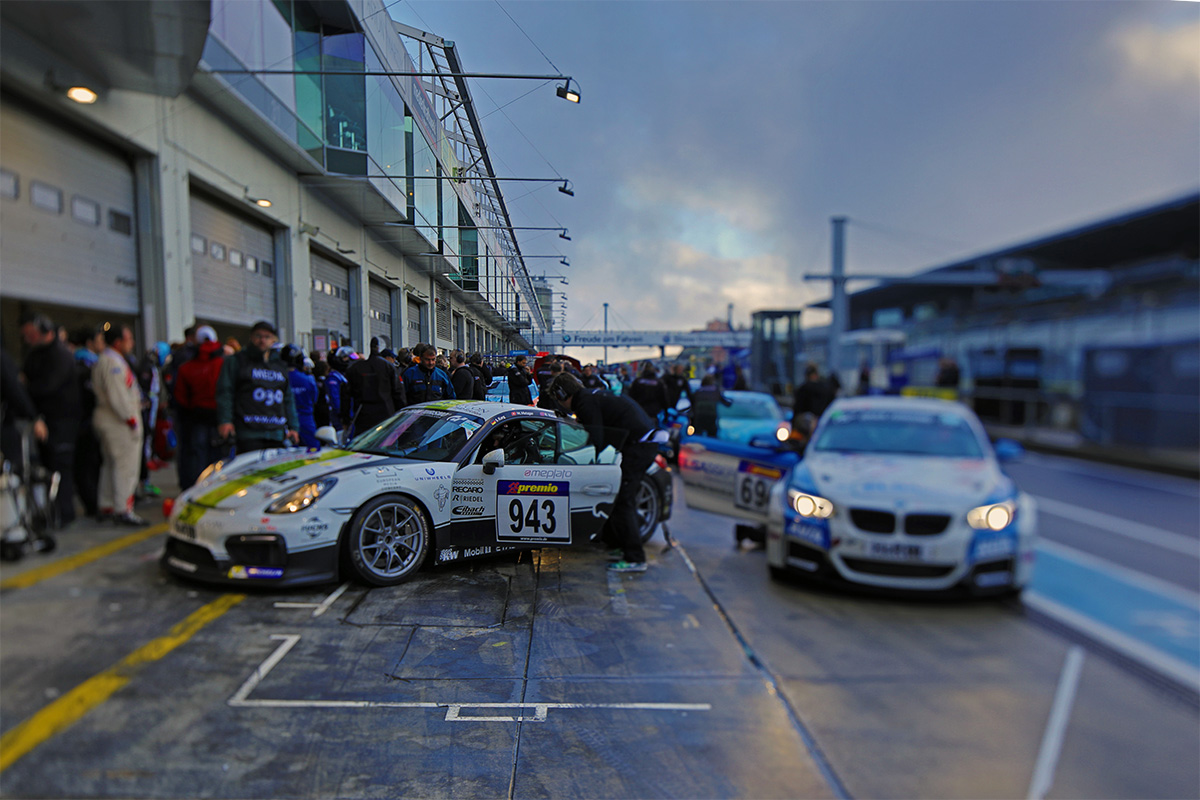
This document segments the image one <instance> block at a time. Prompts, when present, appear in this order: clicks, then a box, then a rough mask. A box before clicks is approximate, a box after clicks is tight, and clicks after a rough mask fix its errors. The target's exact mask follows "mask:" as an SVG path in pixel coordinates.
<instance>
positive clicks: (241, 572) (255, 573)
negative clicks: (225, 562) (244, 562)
mask: <svg viewBox="0 0 1200 800" xmlns="http://www.w3.org/2000/svg"><path fill="white" fill-rule="evenodd" d="M226 574H227V577H229V578H232V579H235V580H241V581H244V580H250V579H251V578H266V579H272V578H282V577H283V568H282V567H243V566H240V565H239V566H236V567H230V568H229V572H228V573H226Z"/></svg>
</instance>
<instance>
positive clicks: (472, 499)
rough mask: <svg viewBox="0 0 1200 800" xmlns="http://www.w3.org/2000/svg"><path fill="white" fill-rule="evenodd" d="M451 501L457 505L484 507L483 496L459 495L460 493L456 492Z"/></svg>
mask: <svg viewBox="0 0 1200 800" xmlns="http://www.w3.org/2000/svg"><path fill="white" fill-rule="evenodd" d="M450 499H451V500H453V501H454V502H456V503H468V504H470V505H483V495H481V494H459V493H458V492H455V493H454V494H452V495H451V496H450Z"/></svg>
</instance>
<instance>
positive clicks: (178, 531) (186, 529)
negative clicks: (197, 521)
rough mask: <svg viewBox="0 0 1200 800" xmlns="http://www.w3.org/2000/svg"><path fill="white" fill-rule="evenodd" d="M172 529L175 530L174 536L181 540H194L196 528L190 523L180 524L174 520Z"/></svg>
mask: <svg viewBox="0 0 1200 800" xmlns="http://www.w3.org/2000/svg"><path fill="white" fill-rule="evenodd" d="M181 516H182V515H181ZM174 528H175V535H176V536H179V537H181V538H183V539H191V540H192V541H195V540H196V526H195V525H192V524H191V523H188V522H182V521H180V520H178V519H177V520H175V526H174Z"/></svg>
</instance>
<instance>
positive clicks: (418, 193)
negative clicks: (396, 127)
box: [408, 117, 438, 246]
mask: <svg viewBox="0 0 1200 800" xmlns="http://www.w3.org/2000/svg"><path fill="white" fill-rule="evenodd" d="M411 121H412V120H411V117H410V118H409V122H410V123H411ZM408 127H409V128H410V129H411V130H412V143H413V168H414V169H413V177H414V178H415V180H414V181H413V213H414V214H415V217H414V219H413V222H414V224H415V225H416V226H417V230H418V231H419V232H420V233H421V235H423V236H424V237H425V238H426V239H428V240H429V242H430V244H431V246H432V245H433V244H436V243H437V241H438V239H437V230H436V228H435V227H434V226H436V225H437V220H438V189H437V185H438V181H436V180H434V178H436V177H437V174H438V164H437V159H436V158H435V157H434V154H433V148H431V147H430V146H429V143H428V142H427V141H425V135H424V134H423V133H421V129H420V128H418V127H417V126H416V125H412V124H410V125H408Z"/></svg>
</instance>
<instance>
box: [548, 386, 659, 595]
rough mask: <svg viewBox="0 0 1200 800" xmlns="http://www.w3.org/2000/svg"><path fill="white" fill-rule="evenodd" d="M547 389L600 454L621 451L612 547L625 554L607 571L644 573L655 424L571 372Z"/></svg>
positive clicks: (632, 405)
mask: <svg viewBox="0 0 1200 800" xmlns="http://www.w3.org/2000/svg"><path fill="white" fill-rule="evenodd" d="M546 388H547V390H548V392H549V394H550V395H551V397H552V398H553V400H554V402H555V403H557V404H558V405H559V406H560V407H562V408H564V409H566V410H567V411H568V412H570V413H572V414H574V415H575V418H576V419H577V420H579V424H581V425H583V426H584V427H585V428H587V429H588V433H589V434H591V438H592V442H593V444H595V446H596V449H597V450H601V449H603V448H604V447H606V446H608V445H612V446H613V447H615V448H617V449H618V450H620V451H621V489H620V491H618V492H617V499H616V501H615V502H614V503H613V509H612V516H611V517H610V520H611V522H612V527H613V537H614V539H615V541H614V542H612V544H614V545H615V546H616V547H619V548H620V550H621V554H620V560H619V561H617V562H615V563H612V564H609V565H608V568H609V569H610V570H612V571H613V572H645V571H646V551H645V549H644V548H643V547H642V537H641V531H640V526H639V525H638V518H637V506H636V502H637V493H638V488H639V487H640V486H641V481H642V475H644V474H645V472H646V470H647V469H649V468H650V464H652V463H653V462H654V456H655V455H656V454H657V453H658V447H657V445H655V444H654V442H653V441H652V440H651V438H652V436H653V435H654V422H653V421H652V420H651V419H650V417H649V416H648V415H647V414H646V412H645V411H643V410H642V407H641V406H639V405H638V404H637V403H636V402H634V401H633V400H630V399H629V398H628V397H625V396H624V395H620V396H618V395H615V394H613V393H612V392H609V391H606V390H604V389H595V390H592V391H588V390H586V389H584V388H583V384H582V383H580V382H579V379H578V378H576V377H575V376H574V375H572V374H571V373H569V372H560V373H559V374H558V375H557V376H555V378H554V379H553V380H552V381H550V383H549V385H548V386H547V387H546ZM622 433H623V434H624V436H623V437H622V436H621V434H622ZM614 557H615V556H614Z"/></svg>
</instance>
